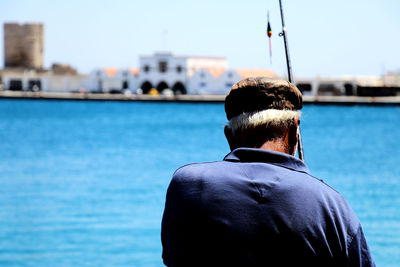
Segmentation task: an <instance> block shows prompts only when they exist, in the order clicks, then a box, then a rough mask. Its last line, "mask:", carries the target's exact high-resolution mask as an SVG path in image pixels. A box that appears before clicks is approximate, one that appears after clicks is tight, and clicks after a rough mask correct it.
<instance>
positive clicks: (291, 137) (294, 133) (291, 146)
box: [288, 118, 300, 156]
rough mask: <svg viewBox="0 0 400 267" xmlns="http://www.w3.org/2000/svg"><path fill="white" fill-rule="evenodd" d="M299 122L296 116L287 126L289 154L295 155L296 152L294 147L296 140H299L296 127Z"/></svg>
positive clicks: (295, 146)
mask: <svg viewBox="0 0 400 267" xmlns="http://www.w3.org/2000/svg"><path fill="white" fill-rule="evenodd" d="M299 124H300V120H298V119H297V118H294V119H293V123H292V125H291V126H290V128H289V138H288V141H289V154H290V155H293V156H294V155H295V154H296V148H297V141H298V140H299V139H298V138H299V136H298V127H299Z"/></svg>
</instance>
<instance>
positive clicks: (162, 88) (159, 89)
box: [156, 82, 168, 94]
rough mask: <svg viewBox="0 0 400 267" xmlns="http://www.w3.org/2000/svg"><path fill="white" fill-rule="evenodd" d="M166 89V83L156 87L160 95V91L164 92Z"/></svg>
mask: <svg viewBox="0 0 400 267" xmlns="http://www.w3.org/2000/svg"><path fill="white" fill-rule="evenodd" d="M167 88H168V84H167V83H166V82H160V83H159V84H158V85H157V88H156V89H157V91H158V92H159V93H160V94H161V92H162V91H164V90H165V89H167Z"/></svg>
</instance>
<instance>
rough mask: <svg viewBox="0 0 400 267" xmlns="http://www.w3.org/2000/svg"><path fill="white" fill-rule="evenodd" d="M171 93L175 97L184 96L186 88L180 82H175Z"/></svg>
mask: <svg viewBox="0 0 400 267" xmlns="http://www.w3.org/2000/svg"><path fill="white" fill-rule="evenodd" d="M172 91H173V92H174V94H175V95H185V94H187V92H186V88H185V86H184V85H183V83H181V82H176V83H175V84H174V86H172Z"/></svg>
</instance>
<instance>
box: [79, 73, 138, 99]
mask: <svg viewBox="0 0 400 267" xmlns="http://www.w3.org/2000/svg"><path fill="white" fill-rule="evenodd" d="M84 87H85V89H86V91H88V92H98V93H113V92H124V91H126V90H129V91H132V92H133V91H135V90H136V89H137V88H138V69H135V68H129V69H117V68H101V69H95V70H93V71H91V72H90V73H89V76H88V77H87V79H86V80H85V81H84Z"/></svg>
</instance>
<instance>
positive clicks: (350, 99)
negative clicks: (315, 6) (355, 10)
mask: <svg viewBox="0 0 400 267" xmlns="http://www.w3.org/2000/svg"><path fill="white" fill-rule="evenodd" d="M0 99H33V100H35V99H36V100H81V101H132V102H134V101H145V102H187V103H223V102H224V99H225V96H224V95H173V96H166V95H156V96H153V95H135V94H132V95H123V94H106V93H101V94H94V93H56V92H25V91H0ZM303 103H304V104H315V105H396V106H397V105H399V106H400V96H380V97H365V96H303Z"/></svg>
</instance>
